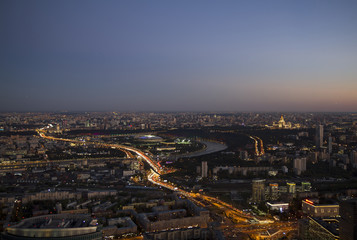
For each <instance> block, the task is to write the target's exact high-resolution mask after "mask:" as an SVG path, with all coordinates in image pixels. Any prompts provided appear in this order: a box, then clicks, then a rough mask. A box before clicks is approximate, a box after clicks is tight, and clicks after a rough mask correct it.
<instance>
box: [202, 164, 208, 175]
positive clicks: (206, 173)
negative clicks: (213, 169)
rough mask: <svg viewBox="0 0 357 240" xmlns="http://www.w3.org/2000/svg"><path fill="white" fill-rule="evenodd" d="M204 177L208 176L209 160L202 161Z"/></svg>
mask: <svg viewBox="0 0 357 240" xmlns="http://www.w3.org/2000/svg"><path fill="white" fill-rule="evenodd" d="M201 169H202V178H206V177H208V166H207V161H203V162H202V167H201Z"/></svg>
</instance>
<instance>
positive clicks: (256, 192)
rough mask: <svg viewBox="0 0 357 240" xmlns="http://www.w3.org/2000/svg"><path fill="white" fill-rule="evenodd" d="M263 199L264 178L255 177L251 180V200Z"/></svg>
mask: <svg viewBox="0 0 357 240" xmlns="http://www.w3.org/2000/svg"><path fill="white" fill-rule="evenodd" d="M264 200H265V179H255V180H253V181H252V201H253V202H256V203H258V202H262V201H264Z"/></svg>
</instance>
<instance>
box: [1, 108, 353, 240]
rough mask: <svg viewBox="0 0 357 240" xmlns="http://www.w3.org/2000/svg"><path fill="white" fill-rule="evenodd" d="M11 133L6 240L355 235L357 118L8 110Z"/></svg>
mask: <svg viewBox="0 0 357 240" xmlns="http://www.w3.org/2000/svg"><path fill="white" fill-rule="evenodd" d="M274 120H275V121H274ZM0 126H1V158H0V160H1V163H0V164H1V165H0V166H1V172H0V174H1V175H0V176H1V178H0V181H1V193H0V196H1V210H2V215H1V223H2V224H1V226H2V231H3V233H2V238H3V239H23V238H24V237H33V236H35V237H38V238H43V237H49V236H52V237H60V236H61V237H66V236H67V237H68V236H70V237H74V236H77V235H78V236H81V235H82V234H84V235H86V234H87V235H88V236H87V237H88V238H90V239H101V238H108V239H110V238H111V239H114V238H115V239H119V238H123V239H201V238H202V239H354V237H355V235H353V232H351V230H350V229H353V226H354V225H353V224H354V220H353V219H354V218H353V216H354V215H353V214H355V212H356V204H357V201H356V200H355V196H356V194H357V188H356V186H357V178H356V175H357V144H356V143H357V114H355V113H284V114H282V113H263V112H261V113H258V112H256V113H228V112H227V113H213V112H212V113H195V112H179V113H155V112H139V113H120V112H82V113H81V112H77V113H75V112H73V113H65V112H61V113H60V112H58V113H56V112H52V113H49V112H46V113H40V112H39V113H3V114H1V116H0ZM351 214H352V215H351ZM351 216H352V218H351ZM82 218H83V219H88V220H87V222H85V224H82V223H81V224H79V222H78V221H79V220H78V219H80V220H81V219H82ZM63 219H64V220H63ZM77 222H78V224H77ZM77 227H79V228H83V229H81V230H79V232H76V231H75V230H72V228H77ZM87 228H88V229H87ZM48 229H51V232H50V233H49V231H48ZM52 229H53V230H52ZM46 234H50V235H46ZM343 234H344V235H343Z"/></svg>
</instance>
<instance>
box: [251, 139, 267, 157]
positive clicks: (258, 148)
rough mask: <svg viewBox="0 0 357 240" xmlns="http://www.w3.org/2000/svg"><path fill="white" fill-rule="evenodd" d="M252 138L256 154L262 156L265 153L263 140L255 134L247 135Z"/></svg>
mask: <svg viewBox="0 0 357 240" xmlns="http://www.w3.org/2000/svg"><path fill="white" fill-rule="evenodd" d="M249 137H250V138H251V139H253V140H254V149H255V155H256V156H262V155H264V154H265V151H264V145H263V140H262V139H261V138H259V137H257V136H249Z"/></svg>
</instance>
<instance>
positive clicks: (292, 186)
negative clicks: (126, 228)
mask: <svg viewBox="0 0 357 240" xmlns="http://www.w3.org/2000/svg"><path fill="white" fill-rule="evenodd" d="M286 185H287V187H288V193H290V194H295V193H296V184H295V183H293V182H288V183H286Z"/></svg>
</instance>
